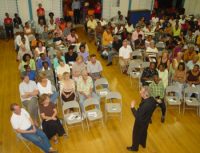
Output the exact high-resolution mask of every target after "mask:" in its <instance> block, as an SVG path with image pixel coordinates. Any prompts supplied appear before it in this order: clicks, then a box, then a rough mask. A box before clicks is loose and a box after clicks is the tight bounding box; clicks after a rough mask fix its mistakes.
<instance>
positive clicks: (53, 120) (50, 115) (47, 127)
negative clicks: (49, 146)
mask: <svg viewBox="0 0 200 153" xmlns="http://www.w3.org/2000/svg"><path fill="white" fill-rule="evenodd" d="M39 104H40V105H39V110H40V116H41V118H42V129H43V131H44V133H45V134H46V136H47V137H48V138H49V139H51V138H53V140H54V142H55V143H56V144H57V143H58V138H57V134H58V136H59V137H60V136H63V135H65V130H64V128H63V126H62V124H61V123H60V120H59V118H58V117H57V115H58V111H57V110H56V105H55V104H53V103H52V102H50V98H49V95H48V94H43V95H41V96H40V98H39Z"/></svg>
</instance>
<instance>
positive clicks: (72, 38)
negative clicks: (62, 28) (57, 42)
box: [66, 29, 78, 44]
mask: <svg viewBox="0 0 200 153" xmlns="http://www.w3.org/2000/svg"><path fill="white" fill-rule="evenodd" d="M66 40H67V41H68V42H69V43H70V44H75V43H78V35H77V34H76V30H75V29H71V31H70V34H69V35H68V36H67V38H66Z"/></svg>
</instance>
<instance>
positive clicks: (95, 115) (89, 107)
mask: <svg viewBox="0 0 200 153" xmlns="http://www.w3.org/2000/svg"><path fill="white" fill-rule="evenodd" d="M94 105H95V108H94ZM97 106H98V108H96V107H97ZM83 109H84V112H85V117H86V123H87V127H88V130H89V126H90V122H92V121H98V120H99V121H100V122H101V123H102V126H104V123H103V113H102V111H101V107H100V104H99V102H98V100H97V99H96V98H88V99H86V100H85V101H84V103H83Z"/></svg>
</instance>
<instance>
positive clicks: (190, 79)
mask: <svg viewBox="0 0 200 153" xmlns="http://www.w3.org/2000/svg"><path fill="white" fill-rule="evenodd" d="M186 83H187V84H188V85H189V86H192V85H195V86H196V85H200V70H199V65H194V67H193V69H192V70H189V71H188V72H187V75H186Z"/></svg>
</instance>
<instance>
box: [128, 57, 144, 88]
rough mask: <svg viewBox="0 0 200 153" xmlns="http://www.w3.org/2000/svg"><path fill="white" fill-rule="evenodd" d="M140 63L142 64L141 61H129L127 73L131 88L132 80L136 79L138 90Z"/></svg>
mask: <svg viewBox="0 0 200 153" xmlns="http://www.w3.org/2000/svg"><path fill="white" fill-rule="evenodd" d="M142 63H143V61H141V60H131V61H130V64H129V67H128V72H127V73H128V74H129V78H130V82H131V86H132V85H133V83H132V78H134V79H138V86H139V88H140V77H141V68H142Z"/></svg>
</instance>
